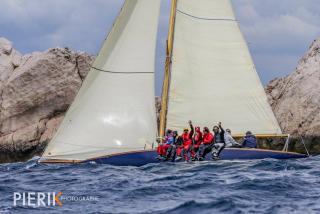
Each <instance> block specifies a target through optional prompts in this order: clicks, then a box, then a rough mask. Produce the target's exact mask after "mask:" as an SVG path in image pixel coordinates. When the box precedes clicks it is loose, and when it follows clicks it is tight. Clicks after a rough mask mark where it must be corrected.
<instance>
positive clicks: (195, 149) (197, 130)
mask: <svg viewBox="0 0 320 214" xmlns="http://www.w3.org/2000/svg"><path fill="white" fill-rule="evenodd" d="M201 143H202V132H201V130H200V127H196V128H195V134H194V137H193V145H192V149H191V157H192V160H193V161H194V160H195V158H196V154H197V152H198V150H199V147H200V145H201Z"/></svg>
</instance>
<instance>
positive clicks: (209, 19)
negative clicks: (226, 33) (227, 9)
mask: <svg viewBox="0 0 320 214" xmlns="http://www.w3.org/2000/svg"><path fill="white" fill-rule="evenodd" d="M177 11H178V12H179V13H182V14H183V15H186V16H189V17H192V18H195V19H201V20H206V21H233V22H236V21H237V20H236V19H217V18H203V17H198V16H194V15H191V14H189V13H186V12H183V11H181V10H179V9H177Z"/></svg>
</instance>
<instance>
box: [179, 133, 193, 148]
mask: <svg viewBox="0 0 320 214" xmlns="http://www.w3.org/2000/svg"><path fill="white" fill-rule="evenodd" d="M181 137H182V140H183V146H187V145H191V144H192V139H191V138H190V133H189V132H188V133H183V134H182V136H181Z"/></svg>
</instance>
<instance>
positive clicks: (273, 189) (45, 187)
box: [0, 156, 320, 213]
mask: <svg viewBox="0 0 320 214" xmlns="http://www.w3.org/2000/svg"><path fill="white" fill-rule="evenodd" d="M23 193H24V194H25V196H24V199H25V202H26V203H25V204H24V205H23V204H22V199H20V200H18V201H16V204H14V203H13V201H14V197H15V195H14V194H20V196H21V194H23ZM30 193H31V194H30ZM39 193H40V194H42V193H45V194H55V195H56V196H58V200H59V202H60V203H61V204H58V203H56V204H55V205H54V206H53V205H52V204H47V202H46V201H45V204H40V206H38V205H36V206H35V205H34V203H35V201H36V200H38V198H37V197H38V196H37V194H39ZM0 194H1V195H0V213H320V157H319V156H318V157H310V158H307V159H298V160H273V159H265V160H248V161H246V160H243V161H216V162H193V163H175V164H174V163H160V164H150V165H145V166H142V167H116V166H110V165H99V164H95V163H87V164H77V165H68V164H55V165H46V164H38V163H37V159H36V158H35V159H33V160H31V161H29V162H26V163H10V164H1V165H0ZM28 194H29V196H30V197H31V200H30V201H29V202H31V205H30V204H28V199H30V198H28ZM57 194H59V195H57ZM16 196H17V195H16ZM46 196H47V195H46ZM18 198H19V197H18ZM18 198H16V199H18ZM89 199H91V200H89Z"/></svg>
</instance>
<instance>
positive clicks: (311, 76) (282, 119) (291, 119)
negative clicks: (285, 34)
mask: <svg viewBox="0 0 320 214" xmlns="http://www.w3.org/2000/svg"><path fill="white" fill-rule="evenodd" d="M266 92H267V95H268V99H269V102H270V104H271V106H272V108H273V111H274V113H275V115H276V117H277V119H278V121H279V123H280V126H281V128H282V130H283V131H284V132H285V133H290V134H292V135H294V136H299V135H302V136H304V137H306V139H307V141H308V146H309V147H310V149H311V150H312V149H313V150H319V151H320V38H319V39H317V40H315V41H314V42H313V43H312V45H311V46H310V48H309V50H308V52H307V53H306V54H305V55H304V56H303V57H302V59H301V60H300V61H299V63H298V66H297V68H296V70H295V71H294V72H293V73H292V74H290V75H288V76H287V77H283V78H277V79H275V80H272V81H271V82H270V83H269V84H268V85H267V87H266ZM319 151H318V152H319Z"/></svg>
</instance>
